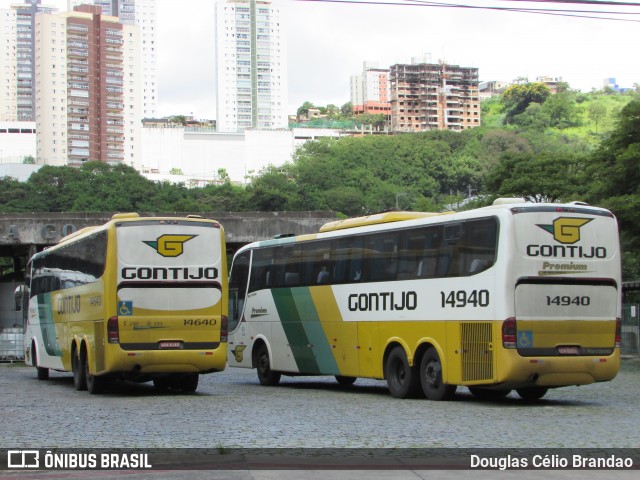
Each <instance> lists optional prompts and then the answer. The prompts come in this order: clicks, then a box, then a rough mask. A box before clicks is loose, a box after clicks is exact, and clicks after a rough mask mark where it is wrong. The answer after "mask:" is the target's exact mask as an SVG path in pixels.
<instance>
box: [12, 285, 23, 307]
mask: <svg viewBox="0 0 640 480" xmlns="http://www.w3.org/2000/svg"><path fill="white" fill-rule="evenodd" d="M23 293H24V285H20V286H19V287H17V288H16V289H15V290H14V292H13V309H14V310H15V311H16V312H19V311H21V310H22V294H23Z"/></svg>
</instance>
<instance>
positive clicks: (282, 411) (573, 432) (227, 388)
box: [0, 359, 640, 479]
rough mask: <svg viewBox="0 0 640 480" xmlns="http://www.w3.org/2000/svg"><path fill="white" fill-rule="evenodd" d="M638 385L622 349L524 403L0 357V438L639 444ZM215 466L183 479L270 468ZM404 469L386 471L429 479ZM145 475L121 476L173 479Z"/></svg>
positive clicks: (13, 442) (356, 444)
mask: <svg viewBox="0 0 640 480" xmlns="http://www.w3.org/2000/svg"><path fill="white" fill-rule="evenodd" d="M639 395H640V360H638V359H631V360H624V361H623V365H622V368H621V371H620V373H619V374H618V376H617V377H616V378H615V379H614V380H613V381H611V382H606V383H601V384H595V385H588V386H583V387H566V388H561V389H555V390H550V391H549V393H548V394H547V395H546V396H545V397H544V399H542V400H540V401H538V402H534V403H528V402H525V401H523V400H521V399H520V398H518V397H517V395H516V394H515V393H512V394H511V395H509V396H508V397H507V398H505V399H501V400H497V401H480V400H477V399H475V398H474V397H472V396H471V395H470V394H469V392H468V390H467V389H465V388H459V389H458V393H457V395H456V397H455V399H454V400H452V401H449V402H431V401H427V400H424V399H415V400H398V399H395V398H392V397H391V396H390V394H389V392H388V390H387V388H386V384H385V383H384V382H382V381H374V380H365V379H358V380H357V381H356V383H355V384H354V385H353V386H351V387H341V386H339V385H338V384H337V383H336V381H335V379H333V378H331V377H283V379H282V382H281V385H280V386H278V387H262V386H260V385H259V383H258V380H257V377H256V373H255V370H245V369H235V368H229V369H227V370H226V371H224V372H221V373H217V374H212V375H205V376H201V378H200V385H199V387H198V390H197V392H196V393H194V394H187V395H183V394H159V393H157V392H156V391H155V390H154V388H153V386H152V385H151V384H133V383H115V384H114V385H113V386H112V387H111V388H110V389H109V390H108V391H107V392H106V393H104V394H101V395H90V394H89V393H87V392H78V391H76V390H75V389H74V388H73V377H72V375H71V374H68V373H58V372H51V379H50V380H48V381H38V380H37V379H36V372H35V369H33V368H31V367H24V366H22V365H20V364H14V365H10V364H0V411H1V419H2V420H1V421H2V426H1V430H0V431H1V434H0V435H1V437H0V438H1V439H2V440H1V441H0V448H7V449H9V448H10V449H13V448H53V447H57V448H143V449H151V448H272V447H278V448H279V447H294V448H299V447H304V448H326V447H329V448H441V447H446V448H496V447H497V448H534V447H535V448H640V427H639V426H640V408H638V405H639V403H638V397H639ZM96 473H97V472H94V473H93V476H94V477H95V476H96ZM227 473H228V475H223V476H212V475H211V474H209V475H208V476H202V477H200V476H198V474H197V472H191V474H189V475H188V478H265V479H269V478H276V477H269V472H268V471H263V472H261V473H259V474H253V475H252V476H249V477H246V476H242V475H240V476H235V474H234V475H232V474H231V473H232V472H227ZM409 473H414V474H415V473H416V472H411V471H409V472H404V473H403V474H402V475H403V476H398V477H392V478H436V477H430V476H429V474H426V473H424V474H421V475H418V476H414V477H405V476H404V475H405V474H409ZM474 473H481V472H474ZM501 473H504V472H501ZM507 473H508V472H507ZM514 473H517V472H514ZM538 473H540V472H538ZM556 473H558V474H560V473H562V472H556ZM566 473H578V472H566ZM609 473H612V472H609ZM619 473H621V474H622V473H624V472H619ZM626 473H631V472H626ZM326 474H327V475H331V476H333V477H334V478H355V477H353V476H350V477H335V475H334V474H332V473H329V472H326ZM7 475H9V476H11V475H10V474H4V476H3V472H0V479H1V478H5V477H6V476H7ZM33 475H35V474H33ZM138 475H140V476H138ZM147 475H150V476H148V477H145V476H143V475H142V473H138V474H137V475H132V476H131V478H132V479H134V478H135V479H138V478H140V479H143V478H144V479H146V478H154V479H155V478H182V477H179V476H176V477H170V476H167V477H158V476H157V474H155V476H154V475H152V474H150V473H148V474H147ZM203 475H204V474H203ZM309 475H311V474H309ZM545 475H546V474H545ZM98 476H100V477H104V478H105V479H108V478H110V475H109V473H108V472H106V471H105V472H101V475H98ZM33 478H45V477H39V476H34V477H33ZM50 478H54V477H50ZM55 478H60V477H55ZM87 478H90V477H87ZM114 478H115V477H114ZM185 478H186V477H185ZM278 478H297V477H295V476H292V477H286V476H285V477H278ZM305 478H315V477H313V476H311V477H309V476H308V475H307V476H305ZM318 478H320V477H318ZM322 478H326V475H325V476H323V477H322ZM371 478H378V477H376V476H375V475H373V476H371ZM380 478H382V477H380ZM385 478H389V477H385ZM438 478H441V477H438ZM486 478H491V477H489V476H487V477H486ZM514 478H515V477H514ZM518 478H523V477H522V476H520V477H518ZM532 478H533V477H532ZM548 478H560V479H561V478H569V477H563V476H559V477H552V476H548ZM571 478H574V477H571ZM575 478H579V477H575ZM603 478H607V477H603ZM620 478H626V477H624V476H621V477H620ZM629 478H631V477H629Z"/></svg>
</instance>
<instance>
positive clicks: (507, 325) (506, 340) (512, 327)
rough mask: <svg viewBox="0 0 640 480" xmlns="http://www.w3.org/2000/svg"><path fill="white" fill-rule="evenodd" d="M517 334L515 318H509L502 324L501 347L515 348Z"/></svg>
mask: <svg viewBox="0 0 640 480" xmlns="http://www.w3.org/2000/svg"><path fill="white" fill-rule="evenodd" d="M517 333H518V330H517V328H516V319H515V318H513V317H510V318H507V319H506V320H505V321H504V322H502V346H503V347H504V348H516V345H517Z"/></svg>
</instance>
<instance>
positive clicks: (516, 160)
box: [484, 152, 583, 202]
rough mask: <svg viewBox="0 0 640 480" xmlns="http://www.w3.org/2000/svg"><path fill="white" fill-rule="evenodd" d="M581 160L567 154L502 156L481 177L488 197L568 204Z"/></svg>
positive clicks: (573, 193) (508, 154)
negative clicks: (565, 202) (495, 196)
mask: <svg viewBox="0 0 640 480" xmlns="http://www.w3.org/2000/svg"><path fill="white" fill-rule="evenodd" d="M582 160H583V159H582V157H580V156H577V155H574V154H571V153H567V154H565V155H558V154H556V153H555V152H554V153H542V154H533V153H506V154H505V155H503V156H502V158H501V159H500V161H499V162H498V163H497V165H496V166H495V167H494V168H492V169H491V170H490V171H489V172H488V173H487V175H486V177H485V182H484V185H485V187H486V189H487V193H489V194H490V195H498V196H507V197H524V198H527V199H529V200H531V201H533V202H555V201H558V200H569V199H570V198H571V197H572V196H573V195H575V192H576V189H577V187H576V185H578V176H579V172H580V167H581V164H582V163H581V162H582Z"/></svg>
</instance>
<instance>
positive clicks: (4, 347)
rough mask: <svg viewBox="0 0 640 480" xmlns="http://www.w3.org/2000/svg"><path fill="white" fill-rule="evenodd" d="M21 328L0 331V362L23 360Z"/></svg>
mask: <svg viewBox="0 0 640 480" xmlns="http://www.w3.org/2000/svg"><path fill="white" fill-rule="evenodd" d="M23 337H24V334H23V333H22V328H5V329H0V362H14V361H22V360H24V346H23V345H22V339H23Z"/></svg>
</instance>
